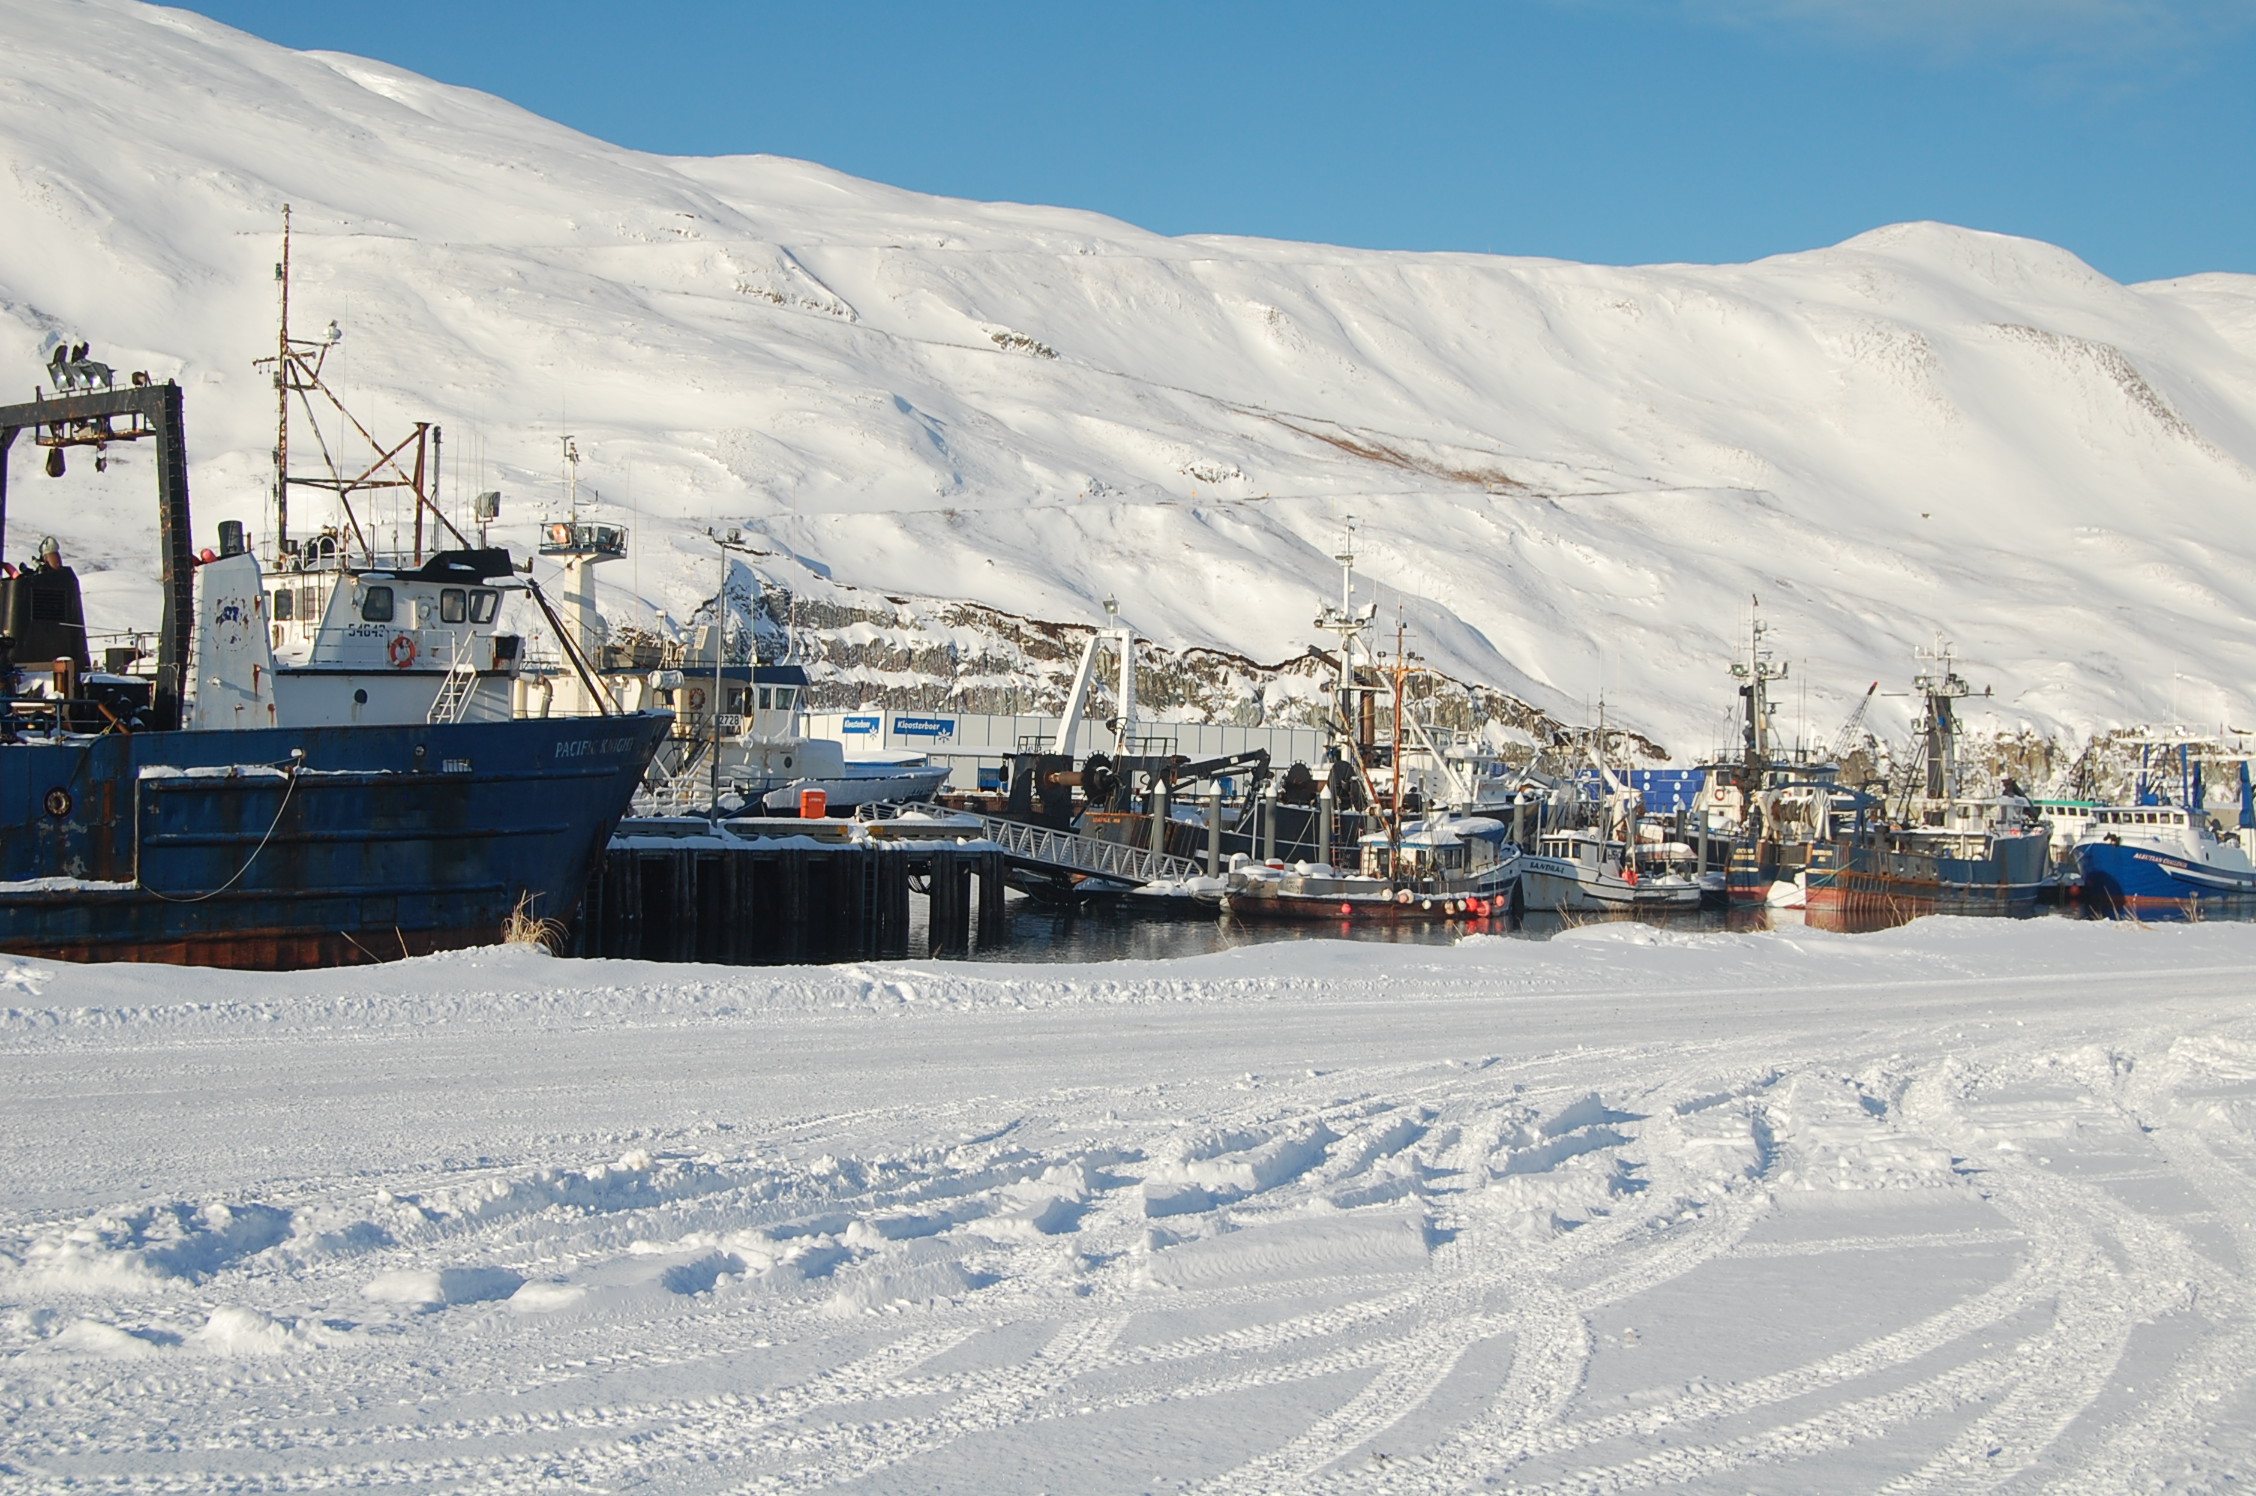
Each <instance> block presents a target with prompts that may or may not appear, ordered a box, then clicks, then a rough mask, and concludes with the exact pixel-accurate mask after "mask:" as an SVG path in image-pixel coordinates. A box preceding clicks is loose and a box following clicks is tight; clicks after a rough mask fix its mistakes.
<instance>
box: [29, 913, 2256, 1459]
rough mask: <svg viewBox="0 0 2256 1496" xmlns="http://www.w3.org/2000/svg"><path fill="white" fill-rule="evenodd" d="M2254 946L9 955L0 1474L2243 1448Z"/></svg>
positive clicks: (1971, 939) (1714, 942)
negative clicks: (827, 958) (754, 959)
mask: <svg viewBox="0 0 2256 1496" xmlns="http://www.w3.org/2000/svg"><path fill="white" fill-rule="evenodd" d="M2252 958H2256V929H2251V928H2249V927H2245V926H2216V925H2211V926H2196V927H2191V928H2181V929H2174V930H2153V929H2140V928H2136V927H2124V926H2104V925H2083V924H2074V923H2069V922H2065V921H2056V920H2055V921H2041V922H2037V923H2033V924H2021V925H2016V924H2006V923H1999V922H1989V923H1978V922H1967V921H1950V920H1926V921H1921V922H1919V923H1917V924H1915V925H1912V926H1910V927H1908V928H1906V929H1903V930H1900V931H1896V932H1892V933H1889V934H1884V935H1877V936H1868V937H1858V938H1848V937H1838V936H1825V935H1818V934H1813V933H1805V932H1794V933H1772V934H1765V935H1721V934H1713V935H1709V934H1702V935H1687V934H1667V933H1657V932H1654V931H1651V930H1648V929H1645V928H1643V927H1636V926H1607V927H1598V928H1591V929H1585V930H1582V931H1578V932H1576V933H1574V934H1571V935H1568V936H1563V937H1561V938H1558V939H1554V940H1552V941H1549V942H1547V943H1535V942H1528V941H1506V940H1497V939H1492V938H1475V939H1468V940H1466V941H1464V942H1462V943H1460V944H1459V945H1457V946H1454V947H1431V948H1427V947H1399V946H1362V945H1325V944H1316V943H1307V944H1292V945H1283V946H1278V945H1270V946H1261V947H1254V948H1248V949H1241V950H1237V951H1233V952H1228V953H1224V954H1220V955H1215V956H1210V957H1201V958H1197V959H1194V960H1187V961H1180V962H1173V963H1152V964H1131V963H1121V964H1113V965H1107V966H1081V967H1051V968H1029V967H1000V966H984V967H983V966H971V965H920V964H906V965H898V966H868V967H847V968H834V969H803V970H783V971H743V970H724V969H717V968H696V967H671V968H668V967H656V966H643V965H629V964H615V963H571V962H564V961H557V960H552V959H549V958H545V957H540V956H537V955H531V954H527V953H522V952H515V951H506V950H505V951H484V952H472V953H466V954H461V955H456V956H449V957H439V958H432V959H428V960H422V961H415V962H408V963H402V964H400V965H397V966H391V967H386V968H384V969H382V970H379V971H373V972H368V971H361V972H349V973H348V972H337V973H318V974H307V975H294V976H236V975H222V974H212V973H183V972H180V971H175V970H165V969H157V968H110V969H69V968H62V967H57V966H53V965H42V964H37V963H27V962H23V961H17V960H0V989H4V992H0V1001H4V1002H5V1004H6V1006H4V1007H0V1302H4V1305H5V1307H4V1311H0V1315H4V1317H0V1489H4V1490H8V1491H26V1492H29V1491H48V1490H66V1489H67V1490H96V1489H99V1490H121V1491H142V1490H148V1491H156V1490H163V1491H207V1490H229V1491H258V1490H285V1489H287V1490H303V1489H311V1488H318V1487H334V1486H382V1487H392V1488H401V1489H407V1490H425V1489H448V1490H453V1489H460V1490H481V1491H482V1490H514V1489H557V1488H582V1487H584V1488H590V1489H622V1488H628V1487H633V1488H638V1489H658V1490H694V1491H714V1492H721V1491H761V1490H811V1489H843V1490H856V1491H872V1492H875V1491H910V1490H917V1491H924V1490H935V1489H937V1490H950V1491H959V1490H960V1491H972V1490H976V1491H981V1492H1038V1491H1053V1492H1067V1491H1070V1492H1116V1491H1117V1492H1136V1491H1170V1492H1172V1491H1177V1490H1183V1489H1192V1490H1212V1491H1283V1492H1302V1491H1356V1492H1364V1491H1457V1490H1469V1489H1478V1490H1548V1491H1577V1492H1612V1491H1627V1490H1639V1489H1648V1490H1669V1491H1673V1490H1699V1491H1713V1492H1734V1493H1736V1492H1746V1491H1758V1492H1766V1493H1768V1492H1778V1493H1787V1492H1867V1491H1879V1490H1902V1491H1941V1490H1949V1491H1973V1490H2010V1491H2031V1492H2034V1491H2040V1490H2057V1491H2079V1492H2093V1493H2119V1492H2126V1491H2139V1490H2148V1489H2171V1490H2187V1491H2196V1490H2199V1491H2208V1490H2222V1489H2228V1488H2232V1489H2237V1488H2238V1487H2237V1486H2236V1485H2235V1484H2234V1482H2235V1481H2236V1480H2242V1481H2244V1480H2246V1479H2247V1478H2249V1477H2250V1476H2252V1475H2256V1316H2252V1313H2251V1311H2252V1308H2256V1304H2252V1296H2256V1290H2252V1289H2251V1287H2250V1284H2249V1277H2248V1266H2249V1263H2250V1261H2251V1258H2252V1256H2256V1000H2252V993H2251V978H2250V975H2249V973H2250V970H2251V966H2252Z"/></svg>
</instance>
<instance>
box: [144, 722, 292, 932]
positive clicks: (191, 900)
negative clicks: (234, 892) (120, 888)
mask: <svg viewBox="0 0 2256 1496" xmlns="http://www.w3.org/2000/svg"><path fill="white" fill-rule="evenodd" d="M304 767H305V753H304V752H303V750H300V749H292V750H291V757H290V767H289V769H288V770H287V771H286V772H285V774H284V776H283V777H284V783H283V786H282V803H281V804H280V805H277V806H275V807H274V819H273V821H271V822H270V823H268V825H267V828H266V835H264V836H262V837H260V838H259V844H258V845H257V846H255V847H253V848H251V855H250V856H249V857H246V858H244V859H243V865H242V866H241V867H239V868H237V869H235V876H234V877H232V878H230V879H228V880H227V881H226V882H225V883H222V884H220V885H219V887H217V888H215V889H213V890H212V891H211V892H210V893H199V894H194V895H180V894H169V893H166V892H164V891H163V890H162V889H156V888H151V887H149V886H148V885H147V884H146V883H144V884H142V885H141V887H142V891H143V892H145V893H148V894H150V895H152V896H153V897H156V898H160V899H162V900H164V901H165V902H166V903H168V904H201V903H202V902H203V901H204V900H206V899H216V898H218V897H219V896H220V895H221V894H223V893H225V892H227V890H229V889H230V888H233V887H234V886H235V885H236V884H238V883H240V882H242V881H243V875H244V874H245V873H247V872H249V871H250V870H251V864H252V863H254V862H256V861H258V860H259V853H261V852H263V851H265V850H266V844H267V843H268V842H270V841H272V840H274V833H275V830H276V828H278V827H279V826H281V824H282V813H283V812H284V811H286V810H288V809H289V808H290V796H291V795H293V794H295V793H296V792H297V788H298V770H300V769H302V768H304Z"/></svg>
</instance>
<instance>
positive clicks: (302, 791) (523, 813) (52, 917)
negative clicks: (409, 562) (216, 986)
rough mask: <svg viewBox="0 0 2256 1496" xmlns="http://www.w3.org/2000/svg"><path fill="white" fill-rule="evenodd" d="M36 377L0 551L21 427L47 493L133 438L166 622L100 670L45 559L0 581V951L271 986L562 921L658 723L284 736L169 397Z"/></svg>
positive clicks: (57, 566)
mask: <svg viewBox="0 0 2256 1496" xmlns="http://www.w3.org/2000/svg"><path fill="white" fill-rule="evenodd" d="M287 346H288V345H287V344H285V347H287ZM49 373H50V375H51V377H52V378H53V380H54V383H55V386H56V389H55V392H54V393H53V394H52V395H51V396H50V395H48V394H47V393H46V392H45V391H44V390H42V391H41V392H40V393H41V397H40V398H38V399H36V400H34V401H33V402H31V403H30V404H26V405H16V406H8V407H0V547H4V544H5V534H6V531H5V524H6V514H7V507H6V506H7V456H8V452H9V450H10V448H11V447H12V446H13V445H14V443H15V439H16V438H17V436H18V435H19V434H22V433H24V432H27V431H28V432H30V433H32V435H33V438H34V443H35V445H36V446H38V447H41V448H45V449H46V450H47V453H48V456H47V461H46V470H47V472H48V473H49V474H50V475H51V476H55V477H61V476H62V475H63V471H64V453H65V451H66V450H67V449H70V448H77V447H91V448H94V449H95V451H96V452H97V453H98V454H102V453H106V449H107V448H108V446H109V445H110V444H112V443H116V442H131V441H140V440H144V439H147V440H149V441H151V442H152V443H153V445H154V447H155V449H156V458H157V462H156V466H157V487H158V498H159V530H160V539H161V567H160V569H161V573H162V582H163V587H164V596H165V616H164V619H163V621H162V624H161V626H160V628H159V629H158V630H157V634H156V645H155V650H154V652H153V655H151V654H146V653H144V652H143V651H141V650H139V649H136V648H130V647H127V648H120V649H118V650H115V651H110V652H108V653H107V654H106V656H105V658H104V660H103V661H102V665H103V667H104V668H101V669H96V668H95V662H94V661H93V659H92V658H91V657H90V654H89V650H88V644H87V634H86V625H85V620H84V616H83V611H82V608H81V604H80V597H79V588H78V582H77V578H76V576H75V575H74V574H73V573H72V572H71V571H70V569H69V568H68V567H67V566H65V565H63V563H62V559H61V556H60V554H59V550H58V548H57V547H55V546H53V545H52V544H46V543H43V544H42V545H41V546H40V548H39V549H40V552H41V554H40V558H39V559H38V560H37V561H35V562H33V563H31V564H29V565H27V566H25V567H22V568H15V567H0V629H4V631H5V632H4V633H0V951H9V952H15V953H19V954H36V955H44V956H52V957H58V958H62V959H66V960H88V961H98V960H142V961H149V960H154V961H180V962H189V963H195V964H202V965H213V966H241V967H261V968H288V967H301V966H314V965H328V964H338V963H351V962H360V961H373V960H385V959H393V958H397V957H400V956H405V955H415V954H421V953H423V952H426V951H432V950H438V949H442V948H447V947H456V946H464V945H472V944H486V943H491V942H493V941H495V940H497V939H499V938H500V937H501V935H502V932H503V929H504V926H505V924H506V923H507V922H508V921H509V920H510V919H511V917H512V915H529V916H531V917H534V918H547V919H563V918H568V917H569V916H570V914H571V912H572V910H573V909H574V907H575V906H576V905H577V904H578V902H579V896H580V891H581V889H582V888H583V887H584V886H585V884H586V882H587V878H588V874H589V872H590V870H591V869H592V867H593V865H594V861H595V859H596V858H597V857H598V856H599V855H600V854H601V852H602V849H603V847H604V845H605V843H606V841H607V840H608V839H609V837H610V834H611V831H612V828H613V827H614V826H615V825H616V823H617V822H618V820H619V818H620V817H621V816H622V815H623V814H624V813H625V811H626V809H627V806H628V803H629V801H630V800H631V798H632V796H633V794H634V791H635V787H636V786H637V784H638V783H639V782H640V781H641V778H642V775H643V771H644V769H645V767H646V766H647V765H648V763H649V761H650V758H651V755H652V754H653V752H654V751H655V750H656V748H657V746H658V744H659V742H660V740H661V739H662V738H663V737H664V736H665V734H666V732H667V730H668V728H669V726H670V724H671V720H672V719H671V716H670V714H668V713H664V712H634V713H622V712H619V711H617V710H616V709H615V708H611V707H608V706H603V705H600V704H599V707H598V711H597V713H596V714H595V715H590V716H580V717H548V718H515V719H510V718H502V719H499V720H461V719H460V718H461V715H462V714H461V713H459V712H458V711H456V710H454V709H453V708H452V707H450V706H449V705H448V700H447V698H444V697H442V698H440V699H439V700H437V701H435V702H434V704H433V705H432V706H431V707H429V708H428V709H426V710H422V711H419V712H417V713H415V714H413V716H412V717H411V719H410V720H399V719H398V717H397V716H389V717H387V716H384V715H382V714H376V715H374V716H372V717H369V718H364V719H363V720H362V721H359V722H357V723H329V724H321V723H318V722H313V721H307V722H301V723H297V724H293V722H292V720H291V714H290V713H289V712H288V711H287V710H284V709H281V708H279V707H278V704H277V702H276V699H275V694H274V693H275V670H274V664H273V657H272V654H271V653H270V638H269V629H270V627H271V622H270V620H269V619H268V618H267V617H266V607H267V603H266V598H267V594H266V593H265V592H264V591H263V590H262V588H261V585H260V577H259V570H258V567H257V563H256V562H255V560H254V559H253V558H252V557H251V556H249V555H248V554H245V553H243V547H242V544H241V537H240V530H239V527H233V526H228V527H223V531H224V532H230V533H226V534H225V535H223V542H222V547H221V549H223V550H226V551H228V552H229V553H230V554H228V555H226V556H219V555H215V554H214V553H213V552H211V551H205V552H203V553H202V555H201V557H199V556H197V555H195V554H193V553H192V552H191V549H190V540H189V536H190V530H189V518H188V480H187V458H186V447H185V443H184V441H183V439H182V433H181V394H180V390H179V388H178V387H177V386H175V385H173V384H170V383H162V384H159V383H154V382H152V381H150V380H149V379H148V378H147V376H145V375H135V376H133V377H132V380H131V382H130V384H129V385H126V386H123V387H119V386H117V385H116V384H115V383H114V381H113V378H112V376H111V372H110V371H109V370H108V369H106V368H104V367H103V366H101V365H99V364H97V363H94V362H93V361H91V360H89V359H87V358H86V356H85V350H84V348H83V345H82V346H81V347H80V348H78V349H76V350H68V349H58V350H57V355H56V357H55V359H54V360H53V361H51V363H50V365H49ZM416 497H417V500H418V502H419V503H421V502H426V500H425V495H424V494H423V492H422V491H421V490H420V489H418V491H417V494H416ZM199 571H201V573H202V574H203V581H204V583H205V585H204V586H203V587H202V588H201V589H199V587H198V586H197V582H198V575H199ZM199 591H201V593H202V609H201V615H200V617H199V614H198V606H197V604H198V593H199ZM387 596H388V594H387ZM361 699H362V701H364V702H365V701H366V700H367V697H366V695H365V693H364V694H363V696H362V698H361Z"/></svg>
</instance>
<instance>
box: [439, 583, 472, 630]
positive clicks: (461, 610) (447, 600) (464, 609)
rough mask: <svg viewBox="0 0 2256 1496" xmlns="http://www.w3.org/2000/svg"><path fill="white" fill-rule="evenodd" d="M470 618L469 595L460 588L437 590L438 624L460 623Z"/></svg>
mask: <svg viewBox="0 0 2256 1496" xmlns="http://www.w3.org/2000/svg"><path fill="white" fill-rule="evenodd" d="M469 616H470V608H469V595H468V594H467V593H465V592H464V591H463V590H462V589H461V588H460V587H442V588H440V589H439V622H441V623H460V622H462V621H463V620H464V619H465V618H468V617H469Z"/></svg>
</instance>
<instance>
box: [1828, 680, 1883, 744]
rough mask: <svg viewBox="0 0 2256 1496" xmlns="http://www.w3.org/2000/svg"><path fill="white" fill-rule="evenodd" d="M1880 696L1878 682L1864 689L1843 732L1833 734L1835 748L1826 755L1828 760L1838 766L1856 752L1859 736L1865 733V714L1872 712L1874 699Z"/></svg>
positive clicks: (1851, 711)
mask: <svg viewBox="0 0 2256 1496" xmlns="http://www.w3.org/2000/svg"><path fill="white" fill-rule="evenodd" d="M1879 694H1880V682H1878V681H1874V682H1873V683H1872V684H1871V685H1869V686H1867V687H1865V688H1864V695H1863V696H1861V697H1859V698H1858V699H1857V704H1856V706H1855V707H1854V708H1852V709H1851V710H1850V712H1849V720H1848V721H1846V722H1843V723H1842V724H1841V730H1840V731H1839V732H1837V733H1835V734H1833V746H1832V748H1831V750H1830V751H1828V752H1827V754H1826V755H1825V756H1826V758H1827V759H1829V760H1830V761H1832V762H1833V763H1836V764H1838V763H1840V762H1841V761H1842V760H1843V759H1845V758H1847V757H1848V756H1849V755H1850V754H1851V753H1853V752H1855V751H1856V746H1857V736H1858V734H1860V733H1861V732H1863V731H1864V717H1865V713H1867V712H1869V711H1871V710H1872V698H1873V697H1875V696H1877V695H1879Z"/></svg>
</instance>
